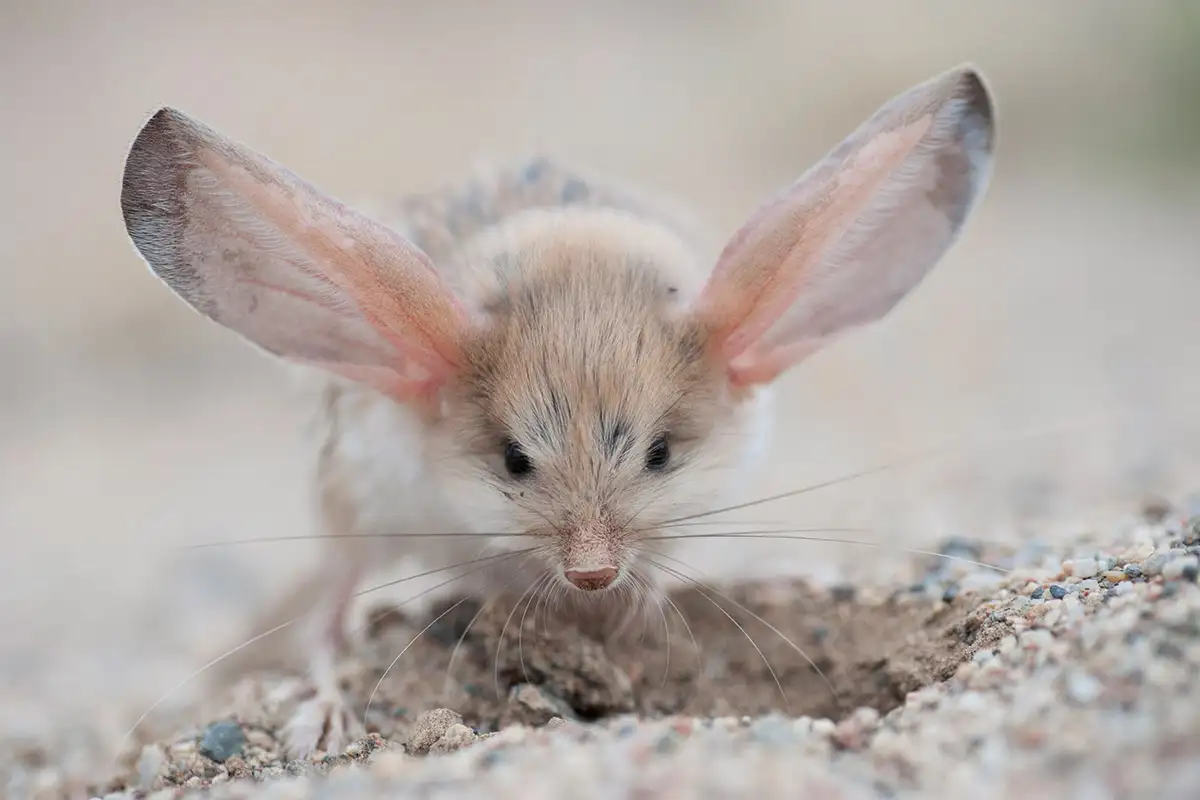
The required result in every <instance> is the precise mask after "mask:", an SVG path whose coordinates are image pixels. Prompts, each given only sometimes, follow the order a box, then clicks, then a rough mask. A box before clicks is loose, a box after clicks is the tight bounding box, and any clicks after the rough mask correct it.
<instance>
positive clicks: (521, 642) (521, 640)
mask: <svg viewBox="0 0 1200 800" xmlns="http://www.w3.org/2000/svg"><path fill="white" fill-rule="evenodd" d="M550 577H551V575H550V572H549V571H546V572H545V573H543V576H542V577H541V578H540V579H539V580H538V582H537V584H536V585H535V588H534V590H533V594H532V595H531V596H530V597H529V602H527V603H526V604H525V610H524V611H522V612H521V621H520V622H518V623H517V660H518V661H519V662H520V664H521V675H522V676H523V677H524V678H525V682H526V683H532V682H533V681H531V680H529V670H528V668H526V666H525V617H526V616H527V615H528V614H529V607H530V606H531V605H534V603H535V601H536V600H537V598H538V595H540V594H541V592H542V588H543V587H544V586H545V585H546V580H547V579H549V578H550ZM533 627H534V628H535V629H536V628H537V615H536V614H535V615H534V617H533ZM499 653H500V650H499V646H497V649H496V654H497V655H499ZM497 695H499V692H497Z"/></svg>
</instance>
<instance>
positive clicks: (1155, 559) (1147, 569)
mask: <svg viewBox="0 0 1200 800" xmlns="http://www.w3.org/2000/svg"><path fill="white" fill-rule="evenodd" d="M1171 558H1172V557H1171V556H1170V555H1168V554H1167V553H1155V554H1154V555H1152V556H1150V557H1149V558H1147V559H1146V560H1145V561H1143V562H1142V571H1143V572H1144V573H1145V574H1146V575H1148V576H1149V577H1151V578H1153V577H1154V576H1155V575H1161V574H1162V571H1163V567H1165V566H1166V565H1167V563H1168V562H1169V561H1170V560H1171Z"/></svg>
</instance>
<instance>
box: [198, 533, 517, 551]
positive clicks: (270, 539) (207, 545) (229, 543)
mask: <svg viewBox="0 0 1200 800" xmlns="http://www.w3.org/2000/svg"><path fill="white" fill-rule="evenodd" d="M534 535H535V534H531V533H475V532H468V531H462V532H458V533H311V534H296V535H293V536H260V537H257V538H253V539H229V540H225V541H221V542H197V543H193V544H184V545H179V546H178V547H176V548H174V549H177V550H208V549H211V548H214V547H237V546H240V545H250V544H275V543H278V542H307V541H314V540H318V539H426V538H440V539H447V538H455V537H460V536H461V537H465V538H470V539H481V538H484V539H503V538H513V537H522V536H524V537H532V536H534Z"/></svg>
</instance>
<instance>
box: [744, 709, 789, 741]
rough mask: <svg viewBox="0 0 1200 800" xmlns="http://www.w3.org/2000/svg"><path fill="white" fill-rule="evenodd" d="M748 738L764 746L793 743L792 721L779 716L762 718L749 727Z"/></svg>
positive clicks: (773, 715)
mask: <svg viewBox="0 0 1200 800" xmlns="http://www.w3.org/2000/svg"><path fill="white" fill-rule="evenodd" d="M750 738H751V739H753V740H754V741H757V742H763V743H764V744H772V745H782V744H789V743H790V742H793V741H795V738H796V737H795V730H794V728H793V726H792V721H791V720H789V719H786V718H785V717H783V716H782V715H780V714H770V715H768V716H765V717H762V718H761V719H759V720H758V721H757V722H755V723H754V724H753V725H751V726H750Z"/></svg>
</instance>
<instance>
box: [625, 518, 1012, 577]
mask: <svg viewBox="0 0 1200 800" xmlns="http://www.w3.org/2000/svg"><path fill="white" fill-rule="evenodd" d="M810 530H821V529H819V528H814V529H810ZM824 530H835V529H833V528H825V529H824ZM846 530H854V529H852V528H847V529H846ZM859 530H864V529H861V528H860V529H859ZM679 539H790V540H793V541H801V542H824V543H827V544H851V545H858V546H860V547H878V548H880V549H883V550H895V551H897V552H900V553H908V554H910V555H917V556H931V557H934V558H944V559H946V560H947V561H958V562H960V563H962V564H970V565H972V566H976V567H982V568H984V569H990V570H992V571H994V572H999V573H1002V574H1008V573H1010V572H1012V570H1010V569H1005V568H1004V567H1001V566H998V565H996V564H989V563H987V562H986V561H975V560H974V559H970V558H964V557H962V556H954V555H950V554H949V553H939V552H937V551H936V550H920V549H917V548H912V547H900V546H898V545H892V544H885V543H883V542H872V541H868V540H866V539H835V538H833V537H827V536H796V535H792V534H790V533H789V532H787V531H737V532H733V533H692V534H681V535H679V536H647V537H645V538H644V539H642V541H644V542H653V541H660V540H671V541H674V540H679Z"/></svg>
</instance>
